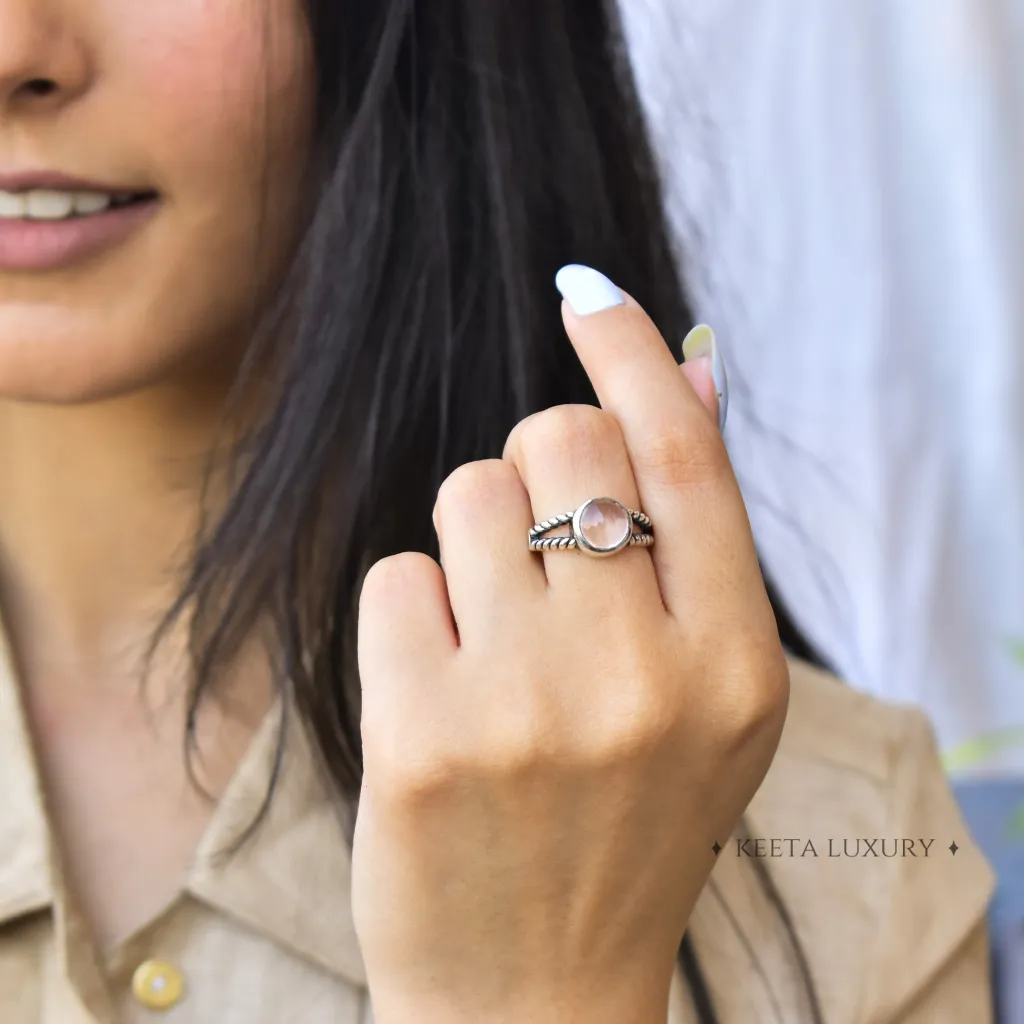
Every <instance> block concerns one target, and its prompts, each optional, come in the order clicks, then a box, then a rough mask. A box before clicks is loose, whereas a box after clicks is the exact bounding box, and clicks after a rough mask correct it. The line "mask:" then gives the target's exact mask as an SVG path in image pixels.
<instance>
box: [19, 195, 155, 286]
mask: <svg viewBox="0 0 1024 1024" xmlns="http://www.w3.org/2000/svg"><path fill="white" fill-rule="evenodd" d="M0 180H2V179H0ZM87 191H88V192H90V194H91V195H93V196H96V195H103V193H93V192H91V190H74V191H72V190H67V191H64V190H61V191H58V190H55V189H47V190H43V189H34V190H32V191H30V192H28V193H27V198H24V197H25V195H26V194H25V193H20V194H19V193H11V192H7V190H6V189H3V187H2V186H0V202H3V201H4V200H6V201H7V203H8V207H7V208H8V209H11V208H12V204H13V202H14V200H11V199H10V198H9V197H10V196H12V195H13V196H17V197H18V198H17V200H16V201H17V202H18V203H24V204H26V206H25V214H24V215H23V216H10V215H6V216H5V215H4V211H3V208H2V206H0V273H2V272H35V273H41V272H46V271H54V270H60V269H64V268H67V267H71V266H74V265H76V264H79V263H82V262H84V261H87V260H89V259H92V258H95V257H96V256H98V255H99V254H100V253H103V252H106V251H108V250H110V249H111V248H114V247H116V246H119V245H122V244H124V243H125V242H126V241H127V240H128V239H129V238H130V237H132V236H133V235H134V234H135V233H136V232H137V231H139V230H141V229H142V228H143V226H144V225H145V224H146V223H147V222H148V221H149V220H151V218H152V217H153V215H154V214H155V213H156V211H157V210H158V208H159V206H160V197H159V196H157V195H155V194H154V193H139V194H135V195H131V196H129V198H128V199H127V200H124V201H121V202H118V203H116V204H115V203H114V202H113V201H112V198H111V201H109V202H106V203H105V205H103V207H102V208H101V209H97V210H96V212H91V213H76V212H75V204H76V203H77V202H78V200H76V199H75V198H74V196H76V195H79V194H81V195H84V194H85V193H86V192H87ZM40 192H43V193H44V195H43V198H42V199H38V198H34V197H38V194H39V193H40ZM4 194H6V195H4ZM106 195H107V196H111V194H110V193H107V194H106ZM122 195H123V193H122ZM69 197H70V202H71V207H70V208H66V207H67V204H68V201H69ZM93 202H94V205H96V204H98V203H99V200H94V201H93ZM29 203H34V204H35V205H34V206H33V208H32V209H31V210H30V209H29V207H28V204H29ZM38 214H41V216H39V215H38Z"/></svg>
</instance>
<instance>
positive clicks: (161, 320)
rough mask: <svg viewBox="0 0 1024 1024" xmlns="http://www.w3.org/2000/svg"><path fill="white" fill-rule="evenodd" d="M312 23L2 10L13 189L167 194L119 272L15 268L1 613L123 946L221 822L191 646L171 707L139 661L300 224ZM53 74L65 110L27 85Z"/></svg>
mask: <svg viewBox="0 0 1024 1024" xmlns="http://www.w3.org/2000/svg"><path fill="white" fill-rule="evenodd" d="M300 13H301V12H300V10H299V8H298V6H297V4H296V3H295V2H294V0H224V2H220V3H207V2H202V0H154V2H147V3H143V4H140V3H133V2H131V0H60V2H57V0H0V25H3V31H2V32H0V173H3V172H9V171H14V170H19V171H20V170H26V169H31V170H40V169H41V170H55V171H60V172H63V173H65V174H70V175H73V176H74V177H76V178H82V179H86V180H90V181H99V182H102V183H104V184H107V183H109V184H111V185H117V186H120V187H123V188H126V189H136V188H138V189H143V188H145V189H149V188H152V189H156V190H158V191H159V192H160V194H161V202H160V208H159V210H158V211H157V213H156V215H155V216H154V217H152V218H151V219H150V221H149V222H148V223H147V224H146V225H145V226H144V227H143V228H142V229H140V230H139V231H138V232H137V233H136V234H135V235H133V236H132V237H131V238H130V239H128V240H127V241H126V242H125V243H124V244H123V245H121V246H120V247H119V248H117V249H114V250H110V251H109V252H107V253H104V254H103V256H102V258H97V259H93V260H90V261H88V262H85V263H82V264H80V265H77V266H75V267H72V268H69V269H66V270H60V271H51V272H37V273H10V272H4V271H0V494H2V500H0V602H2V609H3V613H4V618H5V625H6V627H7V629H8V631H9V633H10V635H11V639H12V645H13V648H14V654H15V659H16V661H17V663H18V667H19V670H20V672H19V675H20V677H21V682H22V684H23V687H24V690H25V697H26V706H27V710H28V713H29V724H30V726H31V728H32V731H33V732H34V734H35V736H36V741H37V747H38V752H39V760H40V765H41V771H42V775H43V781H44V785H45V787H46V789H47V790H48V795H49V797H50V800H51V803H52V805H53V808H54V824H55V828H56V830H57V832H58V834H59V836H60V839H61V842H62V844H63V845H64V846H65V848H66V850H67V853H68V860H69V863H70V871H71V874H72V875H73V878H74V881H75V883H76V887H77V888H78V889H79V890H80V891H81V893H82V899H83V902H84V904H85V911H86V914H87V916H88V917H89V918H90V920H91V922H92V925H93V928H94V931H95V932H96V935H97V938H98V939H99V940H100V942H101V943H102V944H103V945H110V944H112V943H114V942H116V941H118V940H120V939H122V938H124V937H125V936H126V935H127V934H128V933H130V932H131V931H132V930H133V929H134V927H135V926H137V925H138V924H140V923H142V922H143V921H144V920H145V919H146V918H147V917H148V916H150V915H151V914H152V913H153V912H155V911H157V910H159V909H160V908H161V907H162V906H163V905H164V904H165V903H166V902H167V900H168V899H169V898H170V896H171V895H172V894H173V892H174V890H175V888H176V886H177V883H178V880H179V878H180V877H181V872H182V869H183V865H184V864H185V863H186V862H187V859H188V857H189V856H190V855H191V853H192V851H193V850H194V847H195V843H196V841H197V838H198V836H199V834H200V833H201V832H202V829H203V827H204V826H205V823H206V821H207V819H208V817H209V814H210V807H209V804H208V803H207V802H206V801H205V800H203V799H202V798H201V797H200V796H199V795H198V794H197V793H196V792H195V791H194V789H193V788H192V787H191V786H190V785H189V784H188V782H187V780H186V777H185V773H184V768H183V765H182V753H181V736H182V728H183V716H182V710H181V699H180V698H181V692H182V686H181V677H180V673H179V664H178V663H177V662H175V661H174V659H173V658H171V654H172V653H173V650H172V649H171V647H169V649H168V652H167V653H168V659H167V661H166V662H164V661H161V662H159V663H158V664H157V665H156V666H155V671H154V675H153V678H152V680H151V684H150V691H149V692H150V694H151V697H152V700H150V701H149V702H148V706H147V705H143V704H142V702H141V701H140V700H139V698H138V675H139V654H140V652H141V650H142V648H143V646H144V644H145V642H146V640H147V638H148V637H149V635H150V633H151V630H152V627H153V622H154V618H155V615H156V613H157V612H158V611H159V609H161V608H164V607H166V605H167V603H168V602H169V601H170V599H171V598H172V595H173V592H174V590H175V587H176V583H175V575H174V572H173V570H174V569H176V568H177V567H178V566H179V564H180V558H181V553H182V552H183V551H187V549H188V548H187V545H188V543H189V541H190V540H191V538H192V537H193V534H194V530H195V524H196V515H197V507H198V506H197V485H198V480H199V476H200V471H201V468H202V456H203V455H204V454H205V453H206V452H207V451H208V450H209V447H210V444H211V439H212V437H213V434H214V428H215V424H216V421H217V417H218V415H219V412H220V409H221V405H222V401H223V395H224V390H225V387H226V385H227V382H228V381H229V379H230V376H231V373H232V372H233V369H234V366H235V364H236V362H237V358H238V355H239V352H240V351H241V349H242V347H243V345H244V342H245V338H246V331H247V325H248V322H249V321H248V318H249V315H250V311H251V308H252V303H253V298H254V294H258V293H259V292H260V280H261V278H263V277H265V278H273V277H275V276H276V275H277V274H279V273H280V271H281V268H282V266H283V264H284V262H285V260H286V259H287V257H288V255H289V251H290V248H291V245H292V241H293V239H292V236H293V235H294V234H295V232H296V230H297V228H298V226H299V217H298V216H297V214H296V211H297V209H298V208H299V207H300V205H301V203H302V201H303V199H304V188H303V182H304V171H305V166H304V161H305V155H306V153H307V152H308V148H309V135H310V124H309V121H310V116H309V115H310V113H311V110H312V89H313V76H312V65H311V60H310V57H309V40H308V38H307V34H306V28H305V23H304V21H303V20H302V18H301V17H300ZM267 41H269V42H267ZM40 78H43V79H49V80H50V81H52V82H53V83H54V88H53V89H52V90H51V92H50V93H49V94H48V95H44V96H40V95H38V94H36V93H33V92H32V91H30V90H29V89H28V88H27V83H29V82H31V81H32V80H34V79H40ZM267 154H271V155H273V154H278V156H276V157H273V158H272V159H270V160H269V162H268V159H267ZM261 167H265V175H264V174H261V171H260V169H261ZM264 183H265V185H266V192H265V194H266V195H267V196H269V197H270V202H269V203H268V204H267V206H266V210H265V211H264V210H263V209H262V205H263V199H264V191H263V185H264ZM261 214H263V220H262V225H261V223H260V217H261ZM261 227H262V234H261V235H260V236H259V240H260V245H259V246H257V233H258V229H260V228H261ZM261 261H262V262H261ZM250 672H251V673H252V674H251V676H250V679H251V680H255V682H253V685H251V686H248V687H247V688H246V689H245V690H244V691H238V692H235V691H234V689H233V686H232V682H231V679H230V678H229V679H228V680H226V682H225V686H224V691H225V692H224V693H223V694H222V696H223V698H224V699H223V700H222V701H221V702H220V703H219V705H213V704H211V706H210V707H208V708H207V709H206V710H205V711H204V714H203V716H202V720H201V722H200V724H199V728H200V734H201V751H202V754H203V763H202V766H201V770H200V779H201V781H202V782H203V784H204V786H205V787H207V788H208V789H210V790H211V791H212V792H213V793H214V794H216V793H217V792H219V791H220V790H221V789H222V788H223V785H224V784H225V782H226V780H227V778H228V777H229V776H230V774H231V772H232V771H233V768H234V766H235V764H236V762H237V760H238V758H239V757H240V755H241V752H242V751H243V750H244V749H245V745H246V743H247V742H248V739H249V736H250V734H251V732H252V730H253V728H254V727H255V724H256V723H257V722H258V721H259V719H260V717H261V716H262V714H263V711H264V709H265V706H266V704H267V702H268V701H269V689H268V687H267V686H265V685H260V683H259V680H260V678H261V671H254V670H253V669H252V668H250ZM262 674H264V675H265V673H262ZM126 765H130V766H131V771H125V766H126Z"/></svg>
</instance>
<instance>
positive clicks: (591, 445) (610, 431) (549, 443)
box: [520, 405, 622, 461]
mask: <svg viewBox="0 0 1024 1024" xmlns="http://www.w3.org/2000/svg"><path fill="white" fill-rule="evenodd" d="M520 440H521V444H522V447H523V450H524V451H525V452H527V453H529V454H533V453H543V454H544V456H545V457H551V456H554V457H556V458H557V457H559V456H565V455H570V456H571V457H572V458H573V459H579V460H583V461H587V460H591V461H597V460H598V459H599V458H600V457H601V456H602V455H603V454H604V453H606V452H607V451H608V449H609V448H610V447H611V446H613V445H616V444H620V445H621V444H622V432H621V430H620V428H619V425H618V423H617V422H616V421H615V419H614V417H613V416H611V415H610V414H609V413H606V412H605V411H604V410H603V409H598V408H597V407H596V406H593V405H557V406H554V407H553V408H551V409H546V410H545V411H544V412H542V413H538V414H537V415H536V416H534V417H531V420H530V421H528V422H526V423H524V426H523V430H522V434H521V437H520Z"/></svg>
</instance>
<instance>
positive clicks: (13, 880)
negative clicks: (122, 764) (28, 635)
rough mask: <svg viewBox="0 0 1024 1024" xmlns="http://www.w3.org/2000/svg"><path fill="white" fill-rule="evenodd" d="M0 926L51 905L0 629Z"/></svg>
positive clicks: (17, 701) (45, 828)
mask: <svg viewBox="0 0 1024 1024" xmlns="http://www.w3.org/2000/svg"><path fill="white" fill-rule="evenodd" d="M0 793H3V800H2V801H0V924H3V923H4V922H6V921H10V920H13V919H14V918H16V917H21V916H22V915H23V914H29V913H32V912H34V911H37V910H42V909H43V908H45V907H47V906H49V905H50V904H51V903H52V902H53V892H54V885H53V874H52V871H51V846H50V829H49V825H48V822H47V816H46V810H45V802H44V798H43V790H42V786H41V784H40V780H39V774H38V772H37V770H36V760H35V754H34V751H33V746H32V740H31V737H30V734H29V730H28V724H27V721H26V719H25V713H24V710H23V707H22V701H21V693H20V691H19V689H18V685H17V679H16V675H15V670H14V657H13V653H12V651H11V648H10V645H9V644H8V641H7V637H6V635H5V634H4V631H3V629H2V624H0Z"/></svg>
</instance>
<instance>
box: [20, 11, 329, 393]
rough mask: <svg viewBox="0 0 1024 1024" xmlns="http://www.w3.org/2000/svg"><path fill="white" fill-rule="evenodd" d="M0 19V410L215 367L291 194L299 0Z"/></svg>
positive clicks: (283, 232) (297, 199)
mask: <svg viewBox="0 0 1024 1024" xmlns="http://www.w3.org/2000/svg"><path fill="white" fill-rule="evenodd" d="M0 26H2V29H0V400H3V399H14V400H32V401H43V402H82V401H88V400H92V399H98V398H105V397H110V396H112V395H116V394H122V393H125V392H129V391H134V390H138V389H141V388H144V387H147V386H150V385H152V384H154V383H157V382H160V381H163V380H168V379H171V378H174V377H175V376H177V375H180V374H183V373H186V372H188V373H190V374H191V373H194V372H195V371H196V370H197V369H199V370H202V369H204V368H207V369H212V368H213V367H215V366H222V365H224V364H225V360H226V359H230V358H231V357H232V354H233V353H235V352H236V351H237V350H238V349H239V347H240V346H241V345H243V344H244V338H245V333H246V330H247V327H248V326H249V325H250V324H251V322H252V314H253V304H254V303H255V302H256V301H257V300H258V297H260V296H265V295H266V293H267V287H268V282H269V283H270V284H272V283H273V282H274V281H275V280H276V279H277V277H278V276H279V275H280V273H281V272H282V270H283V268H284V266H285V265H286V262H287V260H288V258H289V256H290V254H291V251H292V247H293V245H294V242H295V236H296V232H297V229H298V226H299V224H300V222H301V215H302V210H303V208H304V205H305V202H306V201H307V200H308V197H307V196H305V195H304V181H305V170H306V164H307V160H308V156H309V144H310V133H311V128H312V125H311V121H312V112H313V95H314V83H313V64H312V56H311V47H310V40H309V37H308V29H307V26H306V22H305V18H304V15H303V11H302V6H301V2H300V0H0ZM118 194H121V198H123V197H124V195H126V194H131V195H132V196H133V197H136V199H135V200H134V201H133V202H132V203H130V204H129V205H126V206H117V205H115V206H109V205H108V204H109V203H110V200H111V197H112V196H114V197H117V196H118ZM139 197H141V198H139ZM69 210H70V211H71V212H70V214H69ZM261 277H262V281H263V284H262V286H261V285H260V280H261Z"/></svg>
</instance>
